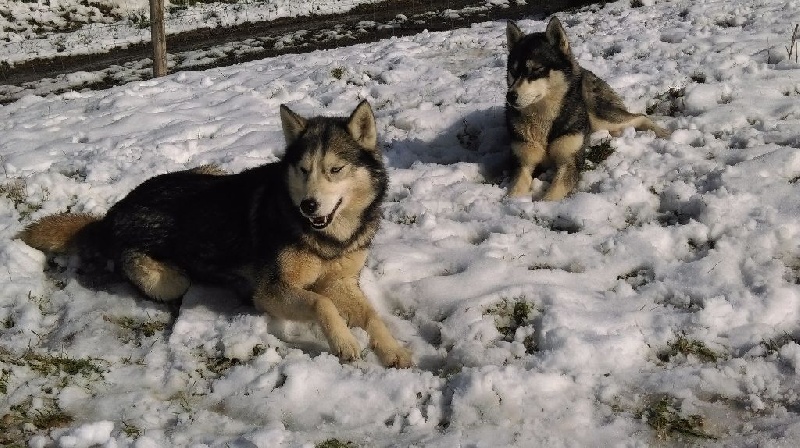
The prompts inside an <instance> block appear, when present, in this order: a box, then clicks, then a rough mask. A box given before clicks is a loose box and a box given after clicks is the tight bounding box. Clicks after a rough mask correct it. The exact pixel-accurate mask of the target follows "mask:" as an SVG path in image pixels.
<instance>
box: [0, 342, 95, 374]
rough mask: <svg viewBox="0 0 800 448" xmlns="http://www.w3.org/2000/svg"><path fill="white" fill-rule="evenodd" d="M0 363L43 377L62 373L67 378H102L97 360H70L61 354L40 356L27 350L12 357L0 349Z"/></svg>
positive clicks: (40, 354)
mask: <svg viewBox="0 0 800 448" xmlns="http://www.w3.org/2000/svg"><path fill="white" fill-rule="evenodd" d="M0 363H6V364H10V365H15V366H25V367H28V368H29V369H31V370H33V371H34V372H37V373H40V374H42V375H45V376H54V375H60V374H62V373H64V374H67V375H69V376H74V375H81V376H84V377H92V376H95V375H100V376H102V375H103V373H104V370H103V368H102V367H100V365H99V364H98V363H97V360H94V359H91V358H88V359H82V358H70V357H69V356H67V355H63V354H60V355H51V354H42V353H35V352H33V351H32V350H28V351H27V352H25V353H23V354H22V355H21V356H14V355H13V354H11V353H9V352H7V351H5V350H3V349H2V348H0Z"/></svg>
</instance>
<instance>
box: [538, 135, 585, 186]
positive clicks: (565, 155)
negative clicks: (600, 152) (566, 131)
mask: <svg viewBox="0 0 800 448" xmlns="http://www.w3.org/2000/svg"><path fill="white" fill-rule="evenodd" d="M583 144H584V136H583V134H572V135H565V136H563V137H559V138H557V139H555V140H553V141H552V142H551V143H550V148H549V149H550V158H551V159H552V160H553V163H554V164H555V166H556V175H555V177H554V178H553V181H552V182H551V183H550V187H549V188H548V189H547V192H546V193H545V194H544V196H543V197H542V200H545V201H559V200H561V199H564V198H565V197H566V196H567V195H568V194H570V193H571V192H572V190H574V189H575V187H576V186H577V185H578V165H577V159H578V156H579V151H582V150H583Z"/></svg>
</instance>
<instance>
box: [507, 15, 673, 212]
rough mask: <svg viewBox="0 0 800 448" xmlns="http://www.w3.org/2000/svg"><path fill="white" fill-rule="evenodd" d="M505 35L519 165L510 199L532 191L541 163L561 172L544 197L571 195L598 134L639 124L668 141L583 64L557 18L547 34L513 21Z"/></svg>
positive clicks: (512, 130)
mask: <svg viewBox="0 0 800 448" xmlns="http://www.w3.org/2000/svg"><path fill="white" fill-rule="evenodd" d="M506 37H507V38H508V65H507V74H508V79H507V81H508V93H507V95H506V123H507V126H508V130H509V133H510V134H511V149H512V152H513V154H514V157H515V159H516V163H517V166H516V171H515V173H514V174H513V179H512V181H511V184H510V186H509V191H508V195H509V196H524V195H529V194H531V189H532V183H533V170H534V168H536V166H537V165H539V164H540V163H550V164H552V165H555V168H556V173H555V177H554V178H553V181H552V182H551V184H550V187H549V188H548V190H547V191H546V192H545V194H544V197H543V198H542V199H544V200H549V201H557V200H560V199H563V198H564V197H566V196H567V195H568V194H570V193H571V192H572V191H573V190H574V189H575V186H576V185H577V183H578V179H579V173H580V167H581V165H582V164H583V158H584V152H585V149H586V146H587V144H588V137H589V135H590V134H591V133H592V132H594V131H598V130H601V129H605V130H607V131H608V132H609V133H611V135H619V134H620V133H621V132H622V130H623V129H625V128H627V127H634V128H636V129H638V130H651V131H653V132H655V134H656V135H657V136H658V137H662V138H664V137H667V136H669V134H670V132H669V131H667V130H666V129H664V128H662V127H660V126H658V125H656V124H655V123H653V121H652V120H651V119H650V118H649V117H647V116H646V115H644V114H636V113H632V112H628V110H627V109H626V107H625V104H624V103H623V102H622V99H621V98H620V97H619V96H618V95H617V94H616V93H615V92H614V90H613V89H612V88H611V87H610V86H609V85H608V84H607V83H606V82H605V81H603V80H602V79H600V78H598V77H597V75H595V74H594V73H592V72H591V71H589V70H586V69H584V68H583V67H581V66H580V65H578V62H577V60H576V59H575V57H574V56H573V54H572V50H571V49H570V45H569V41H568V40H567V35H566V33H565V31H564V28H563V27H562V26H561V22H560V21H559V20H558V18H556V17H553V18H552V19H550V22H549V23H548V25H547V29H546V31H545V32H543V33H531V34H527V35H526V34H525V33H523V32H522V31H521V30H520V29H519V27H518V26H517V24H516V23H514V22H513V21H509V22H508V27H507V29H506Z"/></svg>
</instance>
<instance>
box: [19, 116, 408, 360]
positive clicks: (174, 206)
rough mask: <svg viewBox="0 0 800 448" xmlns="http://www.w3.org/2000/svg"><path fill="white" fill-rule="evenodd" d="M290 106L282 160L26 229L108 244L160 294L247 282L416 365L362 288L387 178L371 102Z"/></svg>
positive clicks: (334, 329)
mask: <svg viewBox="0 0 800 448" xmlns="http://www.w3.org/2000/svg"><path fill="white" fill-rule="evenodd" d="M280 115H281V122H282V126H283V133H284V136H285V138H286V144H287V147H286V154H285V156H284V157H283V159H282V160H281V161H280V162H276V163H271V164H267V165H263V166H259V167H256V168H252V169H249V170H246V171H243V172H241V173H239V174H231V175H227V174H226V173H224V172H223V171H222V170H219V169H217V168H215V167H209V166H206V167H200V168H196V169H193V170H188V171H180V172H174V173H168V174H163V175H160V176H156V177H154V178H152V179H149V180H147V181H145V182H144V183H142V184H141V185H139V186H138V187H136V188H135V189H134V190H133V191H131V192H130V193H129V194H128V195H127V196H126V197H125V198H123V199H122V200H121V201H119V202H118V203H116V204H115V205H114V206H112V207H111V209H110V210H109V211H108V213H107V214H106V215H105V216H104V217H95V216H89V215H81V214H70V213H64V214H59V215H52V216H48V217H45V218H42V219H41V220H39V221H38V222H36V223H34V224H32V225H30V226H28V227H27V228H26V229H25V230H24V231H23V232H22V233H21V234H20V237H21V238H22V240H23V241H25V242H26V243H27V244H29V245H30V246H32V247H35V248H38V249H40V250H43V251H47V252H55V253H63V252H69V251H75V252H79V253H80V252H84V253H88V252H100V253H102V254H103V255H105V256H107V257H109V258H111V259H113V260H114V261H115V264H116V265H117V266H119V267H120V271H121V272H122V274H123V275H124V276H125V277H126V278H127V279H128V280H130V281H131V283H133V284H134V285H136V287H138V288H139V290H141V291H142V293H144V294H145V295H146V296H148V297H150V298H153V299H156V300H162V301H170V300H175V299H178V298H180V297H181V296H183V294H184V293H185V292H186V290H187V289H188V288H189V284H190V281H206V280H209V281H215V282H219V281H223V282H228V283H233V284H244V285H246V286H247V290H248V291H249V293H251V294H252V298H253V301H254V303H255V306H256V308H257V309H259V310H261V311H264V312H267V313H269V314H271V315H273V316H276V317H279V318H285V319H291V320H311V321H316V322H317V323H318V324H319V325H320V327H321V328H322V331H323V332H324V334H325V336H326V337H327V339H328V343H329V344H330V347H331V349H332V351H333V352H335V353H336V354H337V355H338V356H339V357H340V358H341V359H342V360H345V361H348V360H352V359H356V358H358V357H359V356H360V353H361V347H360V346H359V343H358V341H357V340H356V338H355V337H354V336H353V334H352V333H351V332H350V329H349V328H348V326H355V327H361V328H363V329H365V330H366V332H367V334H368V335H369V339H370V346H371V347H372V349H373V350H374V351H375V353H376V354H377V355H378V357H379V358H380V360H381V361H382V362H383V363H384V364H385V365H387V366H396V367H408V366H410V365H411V363H412V361H411V354H410V352H409V351H408V350H406V349H405V348H403V347H402V346H401V345H400V344H399V343H398V342H397V341H396V340H395V339H394V337H392V335H391V334H390V333H389V330H388V329H387V327H386V325H385V324H384V322H383V321H382V320H381V318H380V317H379V316H378V315H377V313H376V312H375V310H374V309H373V307H372V306H371V305H370V304H369V303H368V301H367V299H366V297H365V296H364V294H363V292H362V290H361V288H360V286H359V274H360V272H361V270H362V268H363V266H364V262H365V260H366V257H367V251H368V249H369V246H370V243H371V241H372V238H373V236H374V235H375V233H376V231H377V230H378V225H379V223H380V220H381V209H380V206H381V201H382V200H383V197H384V195H385V192H386V187H387V177H386V171H385V168H384V165H383V162H382V156H381V154H380V151H379V148H378V146H377V141H376V128H375V118H374V116H373V113H372V109H371V108H370V106H369V104H368V103H367V102H366V101H363V102H361V103H360V104H359V105H358V107H357V108H356V109H355V111H353V113H352V115H351V116H350V117H349V118H326V117H315V118H308V119H307V118H303V117H301V116H300V115H297V114H296V113H294V112H292V111H291V110H289V108H287V107H286V106H281V110H280Z"/></svg>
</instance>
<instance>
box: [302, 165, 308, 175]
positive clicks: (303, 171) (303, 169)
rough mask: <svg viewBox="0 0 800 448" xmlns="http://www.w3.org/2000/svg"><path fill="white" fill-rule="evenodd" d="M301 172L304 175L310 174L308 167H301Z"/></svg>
mask: <svg viewBox="0 0 800 448" xmlns="http://www.w3.org/2000/svg"><path fill="white" fill-rule="evenodd" d="M300 172H301V173H303V175H304V176H308V168H303V167H302V166H301V167H300Z"/></svg>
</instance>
